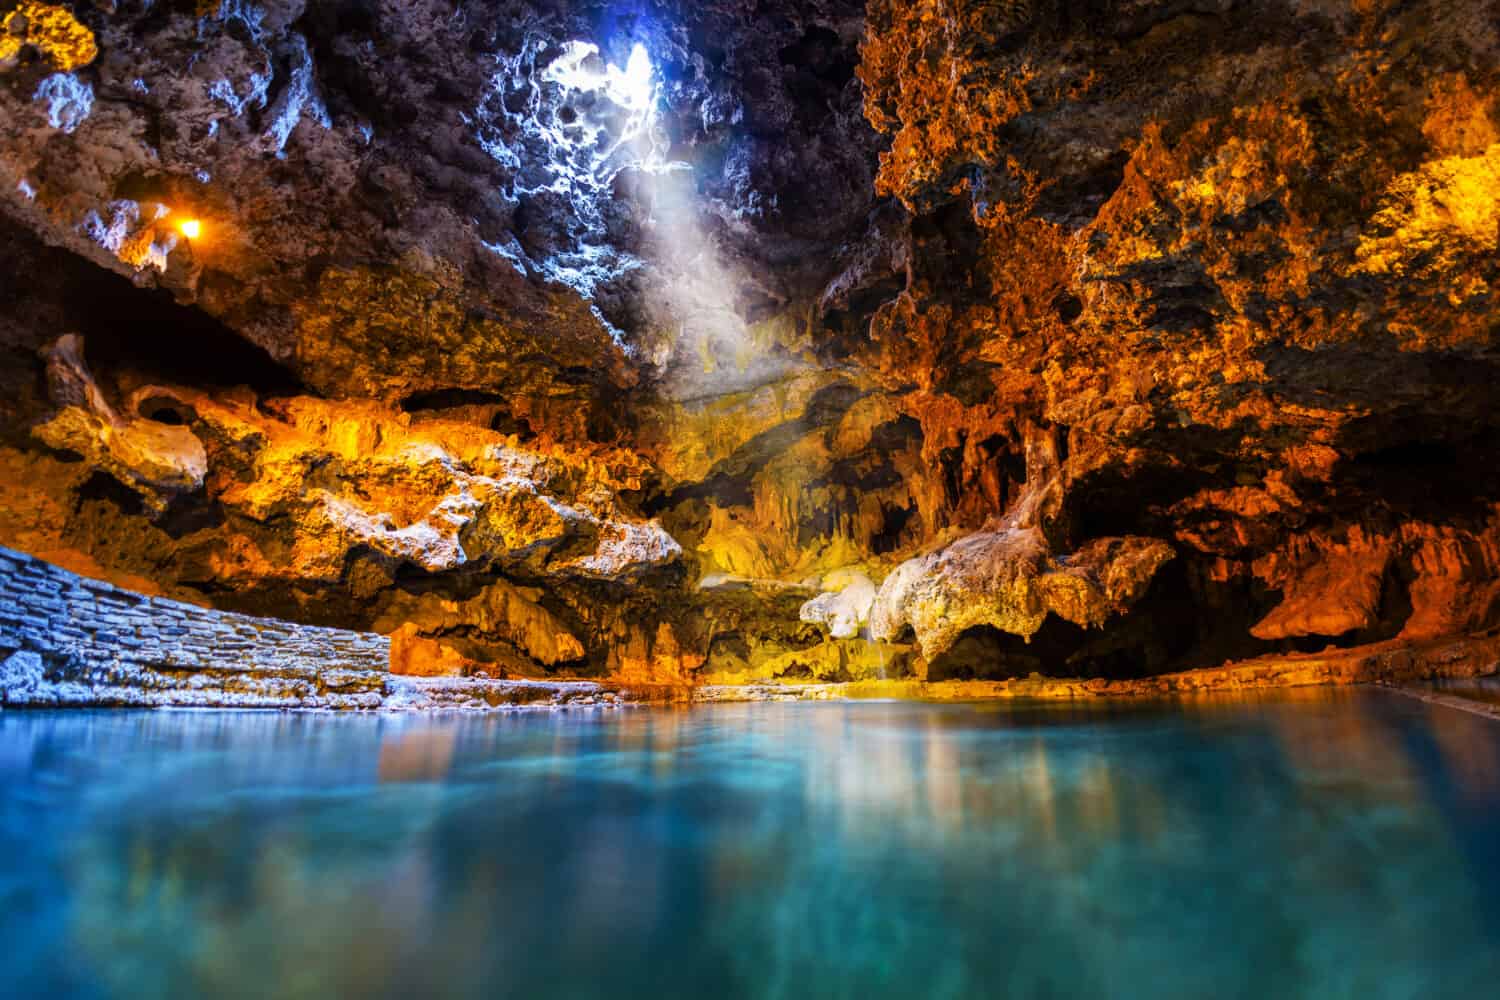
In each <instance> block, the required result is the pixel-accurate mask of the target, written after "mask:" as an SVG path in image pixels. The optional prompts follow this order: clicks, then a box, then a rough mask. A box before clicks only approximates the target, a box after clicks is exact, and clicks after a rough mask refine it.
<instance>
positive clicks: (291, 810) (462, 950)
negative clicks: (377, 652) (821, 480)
mask: <svg viewBox="0 0 1500 1000" xmlns="http://www.w3.org/2000/svg"><path fill="white" fill-rule="evenodd" d="M0 852H3V853H0V858H3V859H4V860H3V861H0V924H3V926H0V940H4V941H5V942H6V952H7V962H6V970H5V972H6V975H7V978H8V980H9V984H10V985H9V986H8V987H7V989H6V990H5V991H4V992H6V993H7V995H27V994H36V995H47V996H88V997H93V996H168V995H170V996H179V997H180V996H286V997H295V996H308V997H314V996H318V997H321V996H330V995H342V996H359V995H383V996H413V995H420V996H485V997H491V996H517V997H537V996H566V997H594V996H611V997H630V996H652V997H661V996H699V995H704V994H707V995H710V996H713V997H715V1000H721V998H728V997H752V996H753V997H808V996H816V997H850V998H854V997H871V996H882V995H885V996H901V997H913V996H934V997H972V996H1058V997H1064V996H1085V995H1091V996H1098V995H1112V996H1134V995H1140V996H1153V997H1155V996H1214V997H1233V996H1244V997H1263V996H1278V997H1286V996H1317V997H1328V996H1354V995H1359V996H1361V997H1385V996H1391V997H1396V996H1401V997H1412V996H1422V997H1433V996H1455V997H1457V996H1466V997H1467V996H1478V995H1487V992H1488V991H1489V990H1490V989H1492V987H1493V984H1494V982H1496V981H1497V980H1500V725H1497V724H1496V723H1494V722H1491V721H1489V720H1484V719H1479V718H1475V717H1472V716H1469V715H1465V714H1462V713H1458V712H1453V711H1451V710H1448V709H1445V708H1441V707H1437V706H1428V705H1423V704H1420V703H1417V702H1412V701H1406V700H1404V699H1399V698H1396V697H1394V696H1391V695H1388V694H1385V693H1382V692H1360V691H1352V692H1334V693H1325V692H1320V693H1318V694H1316V695H1304V696H1302V697H1299V698H1295V699H1289V698H1286V697H1278V698H1274V699H1258V700H1253V701H1241V702H1232V703H1211V704H1201V705H1196V706H1189V707H1185V708H1184V707H1178V708H1168V707H1143V708H1131V709H1116V710H1111V711H1106V710H1099V709H1094V710H1082V709H1067V708H1056V707H1052V708H1044V707H1031V708H1027V707H1018V706H1008V705H985V706H953V705H948V706H936V705H917V704H900V703H866V704H852V705H838V704H833V705H753V706H721V707H714V708H699V709H692V710H666V709H663V710H629V711H621V712H612V713H599V714H592V713H577V714H566V715H547V714H535V715H523V716H509V717H460V716H454V717H445V718H417V717H401V716H384V717H378V716H376V717H341V716H319V715H279V714H257V713H235V714H221V713H127V712H115V713H109V712H90V713H16V712H10V713H5V714H0Z"/></svg>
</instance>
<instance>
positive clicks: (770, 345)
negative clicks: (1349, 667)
mask: <svg viewBox="0 0 1500 1000" xmlns="http://www.w3.org/2000/svg"><path fill="white" fill-rule="evenodd" d="M0 273H3V274H4V275H5V279H4V282H3V283H0V352H3V363H0V383H3V386H0V544H3V545H5V546H8V547H11V548H14V549H18V550H21V551H23V552H25V553H28V554H30V555H31V556H34V557H37V558H38V559H42V560H46V561H49V562H51V563H55V564H56V565H58V566H61V567H64V568H66V569H67V570H70V571H73V572H76V573H81V574H83V575H84V576H87V577H92V578H96V579H100V580H105V581H109V582H111V583H113V584H115V585H118V586H119V587H121V588H124V589H126V590H129V591H132V592H136V593H140V594H144V595H157V596H161V597H165V598H170V599H173V600H176V601H183V602H188V603H191V604H196V605H200V606H203V607H208V608H215V609H220V610H223V611H229V612H237V613H244V614H250V615H256V616H264V617H270V618H277V619H283V620H286V621H288V622H292V623H300V624H304V625H310V626H332V627H338V628H342V629H348V630H356V631H361V632H367V633H374V634H375V635H377V636H386V637H389V657H388V658H389V665H390V668H391V669H392V670H394V671H396V672H397V673H400V674H411V675H435V676H446V675H452V676H468V677H481V678H483V677H488V678H495V679H505V678H533V679H538V678H549V679H559V678H594V679H599V680H603V681H606V682H607V683H610V684H617V685H629V684H634V685H663V686H667V687H676V688H681V687H688V686H704V685H722V684H726V683H754V684H758V685H763V684H767V683H775V682H786V681H823V682H838V681H862V680H868V679H872V678H886V679H914V680H927V681H931V682H939V681H945V680H957V679H972V680H979V681H1001V680H1005V679H1007V678H1026V677H1029V676H1031V675H1034V674H1035V675H1041V677H1042V678H1043V679H1045V678H1048V677H1051V678H1073V679H1079V680H1082V681H1094V682H1098V683H1100V684H1103V685H1106V686H1107V685H1109V684H1115V683H1120V684H1124V683H1125V682H1135V681H1142V680H1143V679H1150V678H1157V677H1159V676H1162V675H1168V674H1175V673H1177V672H1181V671H1192V670H1198V669H1201V668H1209V667H1216V666H1218V665H1220V664H1223V663H1226V662H1234V661H1246V660H1252V659H1256V658H1264V657H1278V656H1279V657H1287V656H1292V657H1295V656H1297V655H1304V654H1312V653H1318V654H1319V655H1322V656H1331V657H1334V658H1335V659H1338V657H1340V656H1345V655H1346V654H1344V653H1341V652H1339V651H1340V650H1346V649H1348V650H1351V652H1349V653H1348V654H1347V656H1348V657H1353V658H1354V659H1359V658H1360V657H1365V659H1364V660H1361V661H1360V662H1373V661H1370V660H1369V659H1368V657H1369V656H1376V655H1377V654H1375V653H1368V654H1367V653H1361V652H1358V650H1363V649H1365V648H1366V647H1369V648H1370V649H1372V650H1381V651H1385V652H1380V653H1379V654H1378V656H1379V657H1384V659H1381V662H1382V663H1389V662H1395V660H1391V659H1390V658H1391V657H1393V656H1394V657H1396V658H1397V659H1399V660H1400V662H1401V663H1403V664H1406V665H1407V667H1405V668H1403V669H1407V668H1409V671H1408V672H1416V673H1420V672H1422V671H1424V670H1429V669H1430V670H1437V669H1439V668H1438V667H1437V666H1434V665H1433V664H1432V663H1431V662H1428V660H1424V657H1425V656H1427V655H1428V654H1425V653H1423V654H1420V655H1418V654H1417V653H1414V652H1412V651H1414V650H1439V649H1440V650H1443V651H1445V652H1443V653H1442V654H1441V655H1443V656H1448V657H1450V658H1451V657H1453V656H1459V657H1460V658H1463V659H1464V662H1465V664H1466V667H1465V669H1466V670H1468V671H1470V672H1473V671H1475V670H1478V669H1480V666H1475V665H1474V662H1473V661H1475V658H1476V657H1479V651H1480V650H1487V649H1488V648H1489V645H1488V639H1486V638H1484V636H1485V634H1486V633H1487V632H1488V631H1489V630H1491V629H1493V628H1494V627H1495V626H1497V625H1500V434H1497V431H1500V416H1497V415H1496V414H1497V412H1500V410H1497V408H1496V407H1495V406H1494V405H1492V404H1493V402H1494V401H1495V399H1496V388H1495V387H1496V386H1497V384H1500V300H1497V291H1496V287H1497V283H1500V3H1497V2H1494V0H1450V2H1443V3H1439V2H1422V0H1417V2H1409V3H1397V2H1382V0H1359V2H1348V3H1345V2H1336V0H1335V2H1327V3H1297V2H1287V3H1272V4H1265V3H1254V4H1252V3H1246V2H1236V0H1205V2H1200V3H1187V4H1184V3H1180V2H1176V0H1114V2H1097V3H1085V4H1061V3H1043V2H1040V0H1038V2H1031V3H1006V4H997V3H991V2H980V0H916V2H905V0H901V2H898V0H869V2H868V3H857V2H846V0H802V2H794V0H767V2H761V3H753V4H752V3H748V2H742V0H722V2H715V3H687V2H679V0H634V2H614V3H610V2H594V0H524V2H519V3H510V4H494V3H481V2H477V0H399V2H398V0H326V2H298V0H267V2H263V3H252V2H248V0H246V2H241V0H221V2H218V3H213V2H192V3H189V2H180V0H173V2H169V0H119V2H117V3H103V4H100V3H93V4H85V3H72V4H69V3H57V4H53V3H42V2H36V0H25V2H21V3H16V2H15V0H0ZM1471 637H1472V638H1471ZM380 641H381V642H384V641H385V640H384V639H382V640H380ZM1466 643H1470V644H1471V653H1472V655H1469V654H1464V653H1462V650H1463V649H1465V648H1466V647H1465V644H1466ZM1330 647H1333V649H1331V650H1330V649H1329V648H1330ZM1355 647H1357V648H1358V650H1356V649H1355ZM1392 650H1400V651H1405V652H1400V653H1399V654H1398V653H1391V652H1390V651H1392ZM1455 651H1458V652H1455ZM1432 655H1433V656H1436V655H1438V654H1435V653H1434V654H1432ZM1346 658H1347V657H1346ZM1480 658H1482V657H1480ZM1429 659H1430V657H1429ZM1330 662H1331V661H1330ZM1339 662H1343V661H1342V660H1340V661H1339ZM1350 662H1353V661H1352V660H1351V661H1350ZM1381 669H1382V670H1384V669H1385V668H1384V667H1382V668H1381ZM1387 673H1388V671H1387ZM1194 676H1198V675H1194ZM1381 676H1385V674H1382V675H1381ZM1106 689H1107V687H1106V688H1100V690H1106Z"/></svg>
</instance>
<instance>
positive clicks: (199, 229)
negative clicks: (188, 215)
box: [177, 219, 203, 240]
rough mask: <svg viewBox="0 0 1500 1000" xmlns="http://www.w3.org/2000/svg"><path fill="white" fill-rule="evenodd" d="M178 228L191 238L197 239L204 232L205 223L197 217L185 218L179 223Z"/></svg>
mask: <svg viewBox="0 0 1500 1000" xmlns="http://www.w3.org/2000/svg"><path fill="white" fill-rule="evenodd" d="M177 228H178V229H179V230H181V232H182V235H184V236H186V237H187V238H188V239H190V240H196V239H197V238H198V237H199V236H201V235H202V234H203V223H201V222H199V221H198V220H197V219H183V220H182V221H181V222H179V223H178V224H177Z"/></svg>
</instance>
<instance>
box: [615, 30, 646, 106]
mask: <svg viewBox="0 0 1500 1000" xmlns="http://www.w3.org/2000/svg"><path fill="white" fill-rule="evenodd" d="M605 88H606V91H607V92H608V93H609V96H610V97H612V98H614V100H615V102H616V103H617V104H622V105H624V106H625V107H627V108H630V109H631V110H632V111H639V110H641V109H642V108H645V107H646V106H647V105H648V104H650V103H651V100H652V98H654V97H655V96H656V88H654V87H653V86H651V57H650V56H649V55H647V54H646V46H644V45H642V44H641V43H640V42H637V43H636V44H635V48H633V49H631V50H630V59H629V60H628V61H627V62H626V63H625V71H624V72H623V73H622V72H621V71H620V70H619V69H618V68H617V67H615V66H610V67H609V70H608V79H607V80H606V82H605Z"/></svg>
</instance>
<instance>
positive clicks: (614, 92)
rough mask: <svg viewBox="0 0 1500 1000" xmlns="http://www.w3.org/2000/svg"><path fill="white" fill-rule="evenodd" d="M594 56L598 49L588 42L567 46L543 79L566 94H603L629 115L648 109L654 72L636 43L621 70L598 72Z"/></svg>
mask: <svg viewBox="0 0 1500 1000" xmlns="http://www.w3.org/2000/svg"><path fill="white" fill-rule="evenodd" d="M598 55H599V46H597V45H595V44H593V43H592V42H567V43H565V44H564V45H563V54H562V55H561V56H559V57H558V58H557V59H556V60H555V61H554V62H553V63H552V64H551V65H549V66H548V67H547V68H546V70H545V71H544V72H543V76H544V78H546V79H548V80H556V81H557V82H558V83H560V84H562V85H563V86H564V87H567V88H568V89H569V90H588V91H597V90H603V91H604V93H605V94H606V95H608V97H609V99H610V100H612V101H614V102H615V103H616V104H618V105H620V106H621V107H623V108H627V109H629V110H631V111H635V112H640V111H645V110H646V109H647V108H649V107H650V106H651V104H652V103H653V102H654V101H655V99H656V87H655V86H654V85H653V84H652V80H651V78H652V76H653V75H654V73H655V71H654V69H653V68H652V66H651V56H650V54H649V53H647V51H646V47H645V46H644V45H642V44H640V43H639V42H637V43H636V44H635V47H634V48H632V49H631V50H630V58H629V59H628V60H627V61H626V63H625V68H624V69H621V68H620V67H618V66H616V65H615V64H614V63H608V64H606V65H605V66H604V67H603V70H602V71H601V70H600V68H599V63H600V60H599V58H598Z"/></svg>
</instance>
